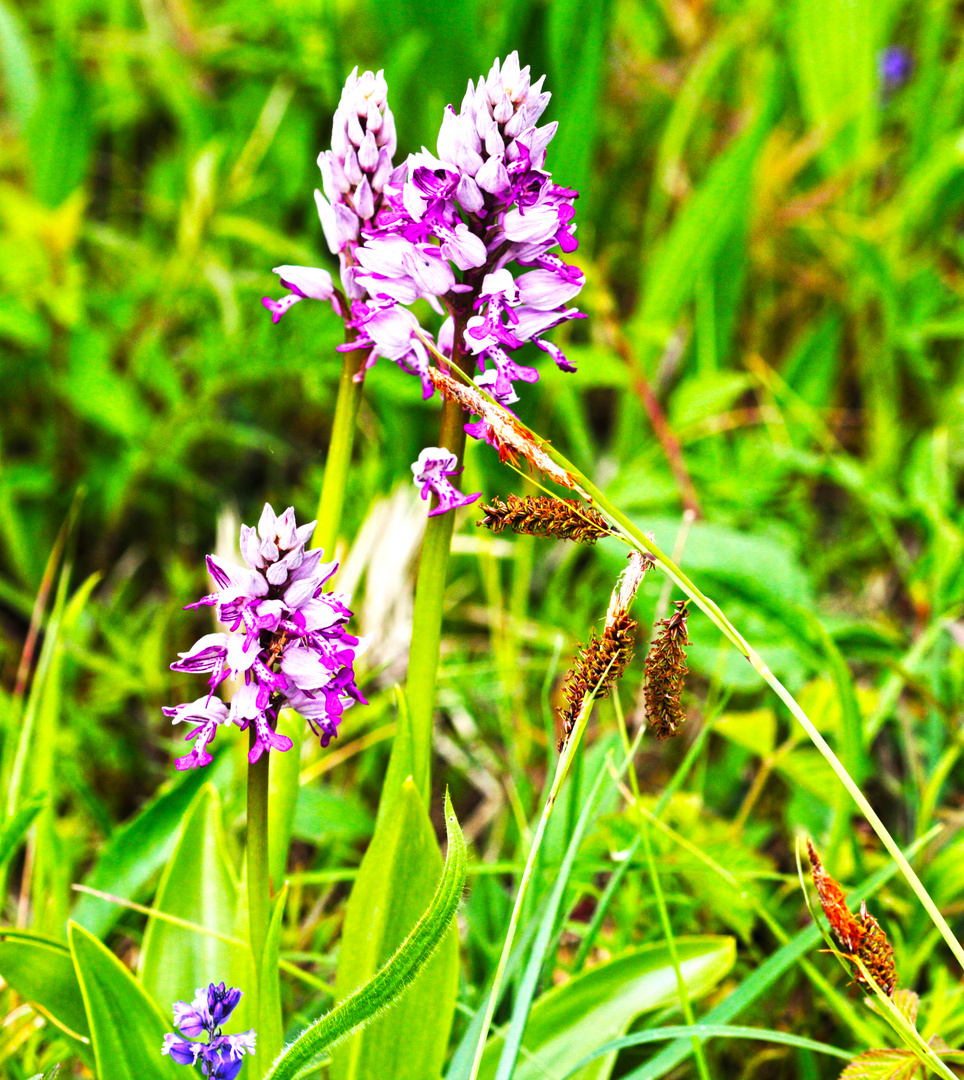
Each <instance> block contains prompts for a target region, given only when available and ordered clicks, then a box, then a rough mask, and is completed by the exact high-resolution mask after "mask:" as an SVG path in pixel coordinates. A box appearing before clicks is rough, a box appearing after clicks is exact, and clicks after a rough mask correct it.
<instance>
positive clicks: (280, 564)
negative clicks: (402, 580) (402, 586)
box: [164, 503, 368, 769]
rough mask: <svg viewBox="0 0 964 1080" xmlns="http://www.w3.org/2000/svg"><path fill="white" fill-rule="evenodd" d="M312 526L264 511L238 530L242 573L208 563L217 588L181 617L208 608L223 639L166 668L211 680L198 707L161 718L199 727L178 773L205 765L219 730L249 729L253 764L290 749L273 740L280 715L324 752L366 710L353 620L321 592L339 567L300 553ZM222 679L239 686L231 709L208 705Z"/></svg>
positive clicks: (204, 642)
mask: <svg viewBox="0 0 964 1080" xmlns="http://www.w3.org/2000/svg"><path fill="white" fill-rule="evenodd" d="M315 525H316V522H314V521H312V522H309V523H308V524H307V525H302V526H300V527H297V526H296V524H295V512H294V508H293V507H290V506H289V507H288V509H287V510H286V511H285V512H284V513H283V514H282V515H281V516H280V517H279V516H277V515H276V514H275V512H274V510H272V509H271V507H270V506H269V505H268V504H267V503H265V507H264V510H263V512H262V514H261V519H260V521H259V522H258V527H257V529H253V528H249V527H248V526H247V525H242V526H241V554H242V557H243V558H244V561H245V562H246V563H247V567H240V566H230V565H227V564H225V563H223V562H221V560H220V559H217V558H216V557H215V556H213V555H209V556H208V557H207V567H208V571H209V572H210V574H211V577H212V578H213V579H214V581H215V583H216V585H217V586H218V588H217V589H216V591H215V592H213V593H211V594H210V595H209V596H205V597H202V599H200V600H198V601H197V602H196V603H194V604H189V605H188V607H189V608H197V607H202V606H207V607H213V608H214V609H215V610H216V612H217V617H218V619H219V620H220V621H221V622H222V623H224V624H225V625H226V626H227V627H228V629H229V630H230V631H231V633H215V634H205V635H204V636H203V637H202V638H200V639H199V640H198V641H196V642H195V643H194V645H192V646H191V648H190V649H189V650H188V651H187V652H183V653H179V654H178V655H179V657H180V659H179V660H177V661H176V662H175V663H173V664H172V665H171V668H172V670H174V671H181V672H190V673H192V674H193V673H200V672H210V676H211V677H210V679H209V680H208V686H209V691H208V693H207V695H206V696H205V697H200V698H198V699H197V700H196V701H192V702H189V703H187V704H184V705H176V706H174V707H173V708H170V707H168V708H165V709H164V713H165V715H167V716H169V717H170V718H171V721H172V723H175V724H177V723H179V722H180V721H182V720H186V721H188V722H193V723H196V724H198V725H199V726H198V727H196V728H194V729H193V730H192V731H191V732H189V733H188V734H187V735H186V736H185V738H186V739H193V740H195V742H194V749H193V750H192V751H191V753H190V754H188V755H187V756H186V757H182V758H178V760H177V763H176V764H177V767H178V768H179V769H193V768H197V767H198V766H199V765H208V764H210V762H211V761H212V760H213V758H212V756H211V754H210V753H209V752H208V745H209V744H210V742H211V740H212V739H213V738H214V735H215V733H216V731H217V729H218V727H219V726H221V725H227V724H237V726H238V727H240V728H242V729H247V728H248V727H249V726H250V725H252V724H253V725H254V728H255V741H254V744H253V745H252V747H251V750H250V752H249V754H248V760H249V761H250V762H251V763H252V764H253V763H254V762H256V761H257V760H258V759H259V758H260V757H261V755H262V753H264V752H265V751H266V750H290V749H291V740H290V739H288V738H286V737H285V736H284V735H279V734H278V732H277V731H276V730H275V726H276V724H277V720H278V711H279V710H280V709H281V708H283V707H285V706H286V705H287V706H290V707H291V708H292V709H294V710H295V711H296V712H298V713H299V714H300V715H301V716H303V717H304V718H305V719H306V720H307V721H308V723H309V724H310V725H311V727H312V730H313V731H314V732H315V734H316V735H319V736H320V738H321V745H322V746H327V745H328V742H329V740H330V739H331V738H332V737H333V736H334V735H336V734H337V730H338V724H339V722H340V720H341V715H342V712H343V711H344V709H345V708H346V707H348V706H350V705H351V704H353V703H354V702H356V701H357V702H362V703H365V704H367V702H365V699H364V698H363V697H362V695H361V693H360V692H359V690H358V687H357V686H356V685H355V671H354V663H355V659H356V657H358V656H359V655H360V654H361V653H362V652H364V650H365V648H367V645H368V640H367V639H359V638H357V637H354V636H352V635H351V634H349V633H348V631H347V630H346V628H345V627H346V624H347V622H348V620H349V619H350V618H351V615H352V613H351V611H350V610H349V609H348V607H347V606H346V601H347V597H344V596H341V595H339V594H337V593H326V592H324V591H323V590H324V586H325V582H327V581H328V579H329V578H330V577H331V576H332V574H334V573H335V571H336V570H337V569H338V563H336V562H335V563H322V561H321V559H322V555H323V552H322V551H321V550H320V549H317V548H316V549H315V550H314V551H306V550H305V547H306V545H307V543H308V541H309V539H310V538H311V534H312V532H313V531H314V528H315ZM227 678H234V679H239V680H243V683H242V685H241V687H240V688H239V689H238V690H236V691H235V693H234V695H233V696H232V698H231V704H230V707H229V706H228V705H225V703H224V702H223V701H222V700H221V699H220V698H218V697H215V696H214V691H215V689H216V687H217V686H218V685H219V684H220V683H221V682H223V681H224V680H225V679H227Z"/></svg>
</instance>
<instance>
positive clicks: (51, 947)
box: [0, 929, 90, 1040]
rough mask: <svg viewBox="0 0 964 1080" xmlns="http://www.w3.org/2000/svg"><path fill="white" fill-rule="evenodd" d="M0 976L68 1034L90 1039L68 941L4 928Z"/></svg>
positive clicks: (77, 1037)
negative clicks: (65, 942)
mask: <svg viewBox="0 0 964 1080" xmlns="http://www.w3.org/2000/svg"><path fill="white" fill-rule="evenodd" d="M0 977H2V978H3V980H4V982H6V983H8V984H9V985H10V986H12V987H13V989H14V990H16V991H17V993H18V994H19V995H20V996H21V997H22V998H24V999H25V1000H26V1001H29V1002H30V1004H31V1005H33V1007H34V1008H35V1009H37V1011H38V1012H41V1013H43V1015H44V1016H46V1017H47V1018H48V1019H49V1020H51V1021H52V1022H53V1023H54V1024H56V1025H57V1027H59V1028H61V1029H62V1030H63V1031H65V1032H67V1034H68V1035H71V1036H73V1037H74V1038H75V1039H83V1040H87V1039H89V1037H90V1029H89V1027H88V1026H87V1014H86V1012H85V1011H84V1000H83V998H82V997H81V994H80V985H79V984H78V982H77V976H76V974H75V973H74V963H73V961H72V960H71V958H70V950H69V949H68V948H67V946H66V945H64V944H62V943H61V942H59V941H55V940H53V939H52V938H45V937H41V936H40V935H39V934H31V933H29V932H28V931H26V930H7V929H5V930H3V931H0Z"/></svg>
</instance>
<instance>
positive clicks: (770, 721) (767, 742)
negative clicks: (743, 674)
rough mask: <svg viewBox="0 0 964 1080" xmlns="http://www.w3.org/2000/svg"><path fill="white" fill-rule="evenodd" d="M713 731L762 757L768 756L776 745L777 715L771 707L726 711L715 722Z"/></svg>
mask: <svg viewBox="0 0 964 1080" xmlns="http://www.w3.org/2000/svg"><path fill="white" fill-rule="evenodd" d="M713 731H714V732H715V733H716V734H717V735H722V736H723V737H724V738H726V739H730V740H731V741H732V742H735V743H736V744H737V745H738V746H742V747H744V748H745V749H747V750H752V751H753V753H754V754H758V755H759V756H760V757H767V756H768V755H769V754H772V753H773V748H774V747H775V746H776V740H777V716H776V713H775V712H774V711H773V709H770V708H763V709H753V710H752V711H750V712H726V713H724V714H723V715H722V716H721V717H720V718H719V720H716V721H715V722H714V724H713Z"/></svg>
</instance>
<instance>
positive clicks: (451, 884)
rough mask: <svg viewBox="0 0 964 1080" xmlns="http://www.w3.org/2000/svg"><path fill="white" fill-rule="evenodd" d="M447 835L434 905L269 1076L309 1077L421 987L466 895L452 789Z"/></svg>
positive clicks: (414, 1037) (270, 1079) (414, 1035)
mask: <svg viewBox="0 0 964 1080" xmlns="http://www.w3.org/2000/svg"><path fill="white" fill-rule="evenodd" d="M405 787H406V789H408V788H412V789H414V785H413V784H412V783H411V781H408V782H407V783H406V785H405ZM416 797H417V796H416ZM445 833H446V836H447V838H448V852H447V853H446V856H445V865H444V866H443V867H442V877H441V880H440V881H439V886H438V889H437V890H436V891H435V895H434V896H433V897H432V901H431V903H430V904H429V905H428V907H427V908H426V910H425V912H424V913H423V914H422V916H421V918H420V919H419V920H418V922H417V923H416V924H415V926H414V928H413V929H412V932H411V933H410V934H409V935H408V937H406V938H405V940H404V941H403V942H402V944H401V946H400V948H399V949H398V951H397V952H396V953H395V955H394V956H393V957H392V958H391V959H390V960H389V961H388V963H387V964H385V965H384V966H383V967H381V968H380V969H379V970H378V972H376V974H375V975H374V976H373V977H372V978H371V979H369V980H368V982H366V983H365V984H364V985H363V986H361V987H359V988H358V989H357V990H356V991H355V992H354V993H353V994H351V995H350V996H349V997H348V998H346V999H345V1000H344V1001H343V1002H341V1004H339V1005H336V1006H335V1008H334V1009H332V1010H331V1012H329V1013H327V1014H326V1015H325V1016H323V1017H322V1018H321V1019H320V1020H317V1021H315V1023H314V1024H312V1025H311V1026H310V1027H309V1028H306V1029H305V1031H303V1032H302V1033H301V1035H299V1036H298V1038H297V1039H296V1040H295V1041H294V1042H293V1043H292V1044H291V1046H290V1047H288V1049H287V1050H286V1051H285V1054H284V1056H283V1057H282V1058H280V1059H278V1060H277V1061H276V1062H275V1064H274V1066H273V1067H272V1068H271V1070H270V1072H269V1073H268V1074H267V1076H266V1077H265V1080H295V1077H300V1076H303V1075H306V1073H307V1072H308V1071H309V1066H311V1065H314V1063H318V1062H320V1061H321V1059H322V1056H323V1055H324V1054H325V1051H326V1050H327V1049H328V1047H330V1046H333V1045H334V1044H336V1043H337V1042H339V1040H341V1039H342V1038H344V1036H345V1035H347V1034H349V1033H350V1032H353V1031H358V1030H359V1029H361V1028H363V1027H364V1026H365V1025H366V1024H368V1023H370V1022H371V1019H372V1017H374V1016H376V1015H377V1014H378V1013H379V1012H381V1011H382V1010H383V1009H387V1008H388V1007H389V1006H391V1009H390V1010H389V1011H390V1012H394V1011H396V1010H397V1009H399V1008H400V1007H401V1006H402V1005H404V1003H405V1001H406V1000H407V998H408V996H409V995H410V994H411V993H412V992H413V991H414V990H415V986H413V983H417V981H418V980H419V976H420V975H421V974H423V973H424V970H425V967H426V964H431V963H432V962H433V960H430V959H429V958H430V957H432V955H433V953H434V952H435V950H436V949H437V948H438V947H439V945H441V944H442V943H443V941H444V940H445V939H446V938H447V937H448V936H449V933H450V928H451V924H452V920H453V919H454V918H455V912H456V910H457V909H458V906H459V901H460V900H461V898H462V890H463V888H464V887H465V874H466V869H467V854H466V844H465V837H464V836H463V835H462V830H461V829H460V828H459V823H458V820H457V819H456V817H455V811H454V810H453V809H452V800H451V799H450V798H449V794H448V792H447V791H446V793H445ZM431 1010H432V1004H431V1003H427V1004H426V1005H425V1007H424V1010H423V1013H422V1015H421V1016H420V1017H419V1018H418V1020H417V1022H416V1024H417V1026H416V1027H413V1028H412V1029H411V1030H410V1031H409V1033H408V1034H409V1040H410V1041H409V1050H410V1052H412V1053H414V1054H415V1055H416V1056H418V1041H419V1040H418V1026H420V1025H422V1024H424V1023H425V1022H426V1021H427V1020H428V1019H429V1017H430V1016H431ZM443 1050H444V1047H443ZM376 1075H380V1076H383V1077H391V1078H392V1080H396V1078H397V1077H398V1076H399V1075H410V1073H409V1072H408V1071H406V1072H405V1073H404V1074H402V1073H400V1072H397V1071H390V1070H385V1071H384V1072H380V1073H376ZM420 1075H421V1076H422V1077H423V1078H424V1077H434V1076H437V1075H438V1072H437V1071H433V1072H424V1073H421V1074H420Z"/></svg>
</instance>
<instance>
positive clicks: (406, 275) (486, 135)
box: [340, 53, 585, 513]
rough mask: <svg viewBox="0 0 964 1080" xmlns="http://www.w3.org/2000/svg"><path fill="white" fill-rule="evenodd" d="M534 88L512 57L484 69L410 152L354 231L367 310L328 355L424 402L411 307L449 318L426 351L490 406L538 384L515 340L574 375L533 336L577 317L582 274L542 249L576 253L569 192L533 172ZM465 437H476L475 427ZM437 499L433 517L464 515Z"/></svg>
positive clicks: (542, 157)
mask: <svg viewBox="0 0 964 1080" xmlns="http://www.w3.org/2000/svg"><path fill="white" fill-rule="evenodd" d="M542 83H543V79H539V80H538V81H537V82H535V83H533V82H532V80H531V76H530V71H529V68H528V67H524V68H523V67H520V65H519V57H518V54H517V53H512V54H511V55H510V56H508V57H507V58H506V60H505V62H504V63H500V62H499V61H498V60H496V61H495V63H494V64H493V66H492V69H491V70H490V71H489V74H488V75H487V76H486V77H485V78H480V79H479V80H478V82H477V83H473V82H471V81H470V82H469V84H468V89H467V91H466V93H465V97H464V98H463V100H462V104H461V107H460V109H459V111H458V112H456V111H455V110H454V109H453V108H452V107H451V106H448V107H447V108H446V110H445V113H444V116H443V119H442V126H441V130H440V131H439V135H438V140H437V144H436V151H437V154H432V153H430V152H429V151H428V150H425V149H423V150H422V152H421V153H418V154H413V155H412V156H410V157H409V159H408V161H406V162H405V163H404V164H402V165H400V166H398V167H397V168H396V169H394V170H393V171H392V173H391V175H390V176H389V177H388V179H387V181H386V183H385V186H384V190H383V193H382V207H381V209H380V210H379V211H378V212H377V213H376V214H375V216H374V218H373V219H372V220H371V221H370V222H367V223H366V224H365V225H364V226H363V227H362V229H361V238H362V240H363V243H362V244H361V246H360V247H359V248H358V249H357V252H356V260H357V268H356V269H355V273H354V281H355V283H356V284H357V285H359V286H361V287H363V288H364V289H365V290H366V291H367V293H368V294H369V297H370V300H367V301H364V302H356V303H354V304H353V305H352V319H351V321H350V323H349V325H350V326H352V327H353V328H354V329H355V330H356V332H357V334H358V339H357V340H356V341H354V342H352V343H351V344H349V345H345V346H340V348H343V349H357V348H359V347H363V348H368V349H370V352H369V355H368V359H367V362H366V365H365V366H366V367H370V366H371V365H372V364H374V363H375V361H376V360H377V359H378V357H380V356H381V357H385V358H386V359H390V360H393V361H395V362H396V363H398V364H399V365H400V366H401V367H402V368H403V369H404V370H406V371H410V372H412V373H414V374H416V375H418V376H419V378H420V379H421V381H422V386H423V392H424V395H425V396H426V397H429V396H431V393H432V390H433V386H432V383H431V380H430V378H429V376H428V370H429V366H430V363H431V361H430V353H431V351H432V349H431V346H430V344H429V342H430V337H429V335H428V334H426V333H425V332H424V331H423V330H421V329H420V328H419V327H418V324H417V322H416V320H415V317H414V315H412V314H411V313H410V312H409V311H407V310H406V307H405V306H407V305H409V304H412V303H413V302H414V301H415V300H416V299H423V300H426V301H427V302H428V303H429V304H430V305H431V306H432V307H433V308H434V309H435V310H436V311H439V312H448V314H449V315H450V316H452V318H451V319H450V320H447V321H446V323H445V324H443V328H442V331H440V333H439V336H438V345H437V351H438V352H440V353H441V354H442V355H443V356H445V357H446V358H450V357H452V356H453V350H454V349H455V348H456V346H457V349H458V352H459V353H460V354H461V355H462V356H465V355H466V354H469V355H471V356H473V357H475V358H476V361H475V362H476V364H477V367H478V372H479V384H480V385H481V386H483V387H484V388H485V389H486V390H488V391H489V393H491V394H492V396H493V397H495V398H496V399H497V400H498V401H499V402H500V403H501V404H503V405H506V406H508V405H511V404H513V403H514V402H516V401H518V400H519V398H518V393H517V391H516V384H517V383H520V382H521V383H532V382H536V381H537V380H538V378H539V373H538V371H537V370H536V369H535V368H533V367H528V366H526V365H524V364H522V363H520V362H519V361H518V360H517V359H516V358H515V356H514V355H513V354H514V353H515V351H516V350H518V349H520V348H521V347H522V346H524V345H525V344H526V343H527V342H531V343H532V344H534V345H535V346H536V347H537V348H539V349H541V350H542V351H543V352H546V353H548V354H549V355H550V356H551V357H552V359H553V360H554V361H555V363H556V364H557V365H558V366H559V368H560V369H562V370H563V371H573V370H575V369H574V366H573V365H572V364H571V363H570V362H569V361H568V360H567V359H566V357H565V355H564V354H563V352H562V350H561V349H560V347H559V346H558V345H556V344H554V343H552V342H550V341H548V340H546V339H545V337H544V335H545V334H547V333H548V331H550V330H551V329H552V328H553V327H555V326H558V325H560V324H561V323H564V322H567V321H569V320H571V319H578V318H583V316H582V314H581V313H580V312H579V311H578V310H577V309H576V308H575V307H570V306H569V305H570V303H571V301H572V300H573V299H574V298H575V297H576V295H577V294H578V293H579V291H580V290H581V289H582V287H583V284H584V281H585V276H584V274H583V272H582V271H581V270H580V269H579V268H578V267H576V266H572V265H569V264H567V263H566V262H564V261H563V259H562V258H561V257H560V255H558V254H556V253H555V252H554V251H553V249H554V248H558V249H560V250H561V252H562V253H563V254H568V253H570V252H572V251H574V250H575V249H576V247H577V241H576V238H575V224H574V221H573V219H574V216H575V210H574V207H573V203H574V201H575V199H576V198H577V196H578V193H577V192H576V191H574V190H572V189H571V188H565V187H561V186H560V185H558V184H555V183H553V181H552V177H551V175H550V174H549V172H547V171H546V169H545V161H546V148H547V147H548V145H549V143H550V142H551V140H552V137H553V136H554V134H555V132H556V126H557V125H556V124H554V123H552V124H545V125H543V126H541V127H540V126H539V120H540V118H541V116H542V114H543V112H544V111H545V108H546V106H547V104H548V102H549V94H548V93H545V92H543V90H542ZM401 313H404V316H402V314H401ZM456 325H457V326H458V327H459V331H460V334H461V340H460V341H458V342H456V341H455V340H454V332H455V331H454V327H455V326H456ZM465 430H466V431H467V432H468V433H469V434H470V435H473V436H475V437H478V436H479V434H480V428H479V425H477V424H467V425H466V428H465ZM432 452H433V453H436V452H437V451H434V450H433V451H432ZM426 468H427V465H426V459H424V455H423V457H420V458H419V461H418V462H417V463H416V464H415V465H413V469H414V470H416V476H417V477H418V476H420V475H421V474H422V473H425V474H426V475H427V476H429V475H430V476H432V478H433V480H432V482H433V483H434V482H438V483H439V484H440V485H441V484H442V481H444V479H445V475H446V474H445V473H444V472H439V471H438V469H437V467H435V466H433V468H434V469H435V471H431V470H430V471H429V472H426ZM448 475H451V473H449V474H448ZM436 476H438V477H439V479H438V480H437V481H436V480H435V477H436ZM416 482H419V483H422V481H419V480H417V481H416ZM427 482H428V481H426V483H427ZM445 483H448V482H447V481H445ZM449 487H451V485H449ZM442 490H443V491H444V492H445V495H444V496H443V495H441V494H440V499H441V505H440V507H439V508H438V509H436V510H435V511H433V513H440V512H444V509H447V508H449V507H451V506H454V505H464V504H463V503H460V502H457V501H454V500H453V497H452V495H451V492H449V491H447V490H446V489H445V488H444V486H443V487H442ZM452 490H454V488H453V489H452ZM459 498H461V496H459Z"/></svg>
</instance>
